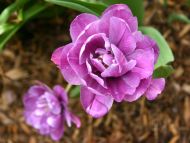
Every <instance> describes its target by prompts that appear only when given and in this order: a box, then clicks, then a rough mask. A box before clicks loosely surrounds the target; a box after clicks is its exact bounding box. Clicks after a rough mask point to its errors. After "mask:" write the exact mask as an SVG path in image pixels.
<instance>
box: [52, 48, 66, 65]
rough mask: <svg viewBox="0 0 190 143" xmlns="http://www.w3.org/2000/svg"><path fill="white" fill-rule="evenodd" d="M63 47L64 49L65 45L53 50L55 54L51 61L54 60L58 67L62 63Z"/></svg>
mask: <svg viewBox="0 0 190 143" xmlns="http://www.w3.org/2000/svg"><path fill="white" fill-rule="evenodd" d="M63 49H64V47H60V48H57V49H55V51H54V52H53V54H52V56H51V61H53V62H54V64H56V65H57V66H58V67H60V65H61V55H62V51H63Z"/></svg>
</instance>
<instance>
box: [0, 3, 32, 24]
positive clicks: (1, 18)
mask: <svg viewBox="0 0 190 143" xmlns="http://www.w3.org/2000/svg"><path fill="white" fill-rule="evenodd" d="M27 2H29V1H28V0H16V1H15V2H14V3H13V4H11V5H9V6H8V7H6V8H5V9H4V10H3V11H2V12H1V14H0V24H3V23H5V22H7V20H8V19H9V17H10V16H11V14H12V13H13V12H15V11H16V10H19V8H22V7H23V6H24V5H25V4H26V3H27Z"/></svg>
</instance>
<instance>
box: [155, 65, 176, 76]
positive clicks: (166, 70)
mask: <svg viewBox="0 0 190 143" xmlns="http://www.w3.org/2000/svg"><path fill="white" fill-rule="evenodd" d="M173 71H174V69H173V67H172V66H170V65H165V66H161V67H159V68H157V69H156V70H154V73H153V77H154V78H161V77H164V78H166V77H168V76H169V75H170V74H172V73H173Z"/></svg>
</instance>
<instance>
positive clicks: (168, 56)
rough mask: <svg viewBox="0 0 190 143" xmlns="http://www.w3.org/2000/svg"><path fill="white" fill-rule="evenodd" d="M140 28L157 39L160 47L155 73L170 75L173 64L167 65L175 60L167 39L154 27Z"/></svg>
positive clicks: (163, 75) (162, 75)
mask: <svg viewBox="0 0 190 143" xmlns="http://www.w3.org/2000/svg"><path fill="white" fill-rule="evenodd" d="M139 30H140V31H142V32H143V33H144V34H146V35H148V36H150V37H151V38H153V39H154V40H156V42H157V44H158V46H159V49H160V55H159V57H158V61H157V63H156V65H155V72H154V75H155V76H161V77H166V76H168V74H170V73H171V71H172V69H171V66H167V64H169V63H170V62H172V61H174V56H173V53H172V51H171V49H170V47H169V45H168V44H167V42H166V40H165V39H164V37H163V36H162V35H161V34H160V32H159V31H158V30H156V29H155V28H153V27H140V28H139ZM162 70H163V71H162ZM160 71H162V73H160Z"/></svg>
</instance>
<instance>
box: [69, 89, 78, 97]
mask: <svg viewBox="0 0 190 143" xmlns="http://www.w3.org/2000/svg"><path fill="white" fill-rule="evenodd" d="M69 95H70V97H72V98H75V97H78V96H79V95H80V86H75V87H74V88H73V89H71V92H70V94H69Z"/></svg>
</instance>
